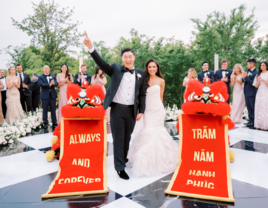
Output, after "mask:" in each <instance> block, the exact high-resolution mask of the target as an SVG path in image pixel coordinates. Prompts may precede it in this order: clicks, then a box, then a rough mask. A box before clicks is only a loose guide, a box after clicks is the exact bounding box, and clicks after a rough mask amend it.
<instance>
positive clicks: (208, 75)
mask: <svg viewBox="0 0 268 208" xmlns="http://www.w3.org/2000/svg"><path fill="white" fill-rule="evenodd" d="M202 68H203V71H201V72H200V73H199V74H198V80H199V81H200V82H202V83H204V79H205V78H210V83H212V82H214V72H213V71H211V70H209V69H208V62H206V61H204V62H203V63H202Z"/></svg>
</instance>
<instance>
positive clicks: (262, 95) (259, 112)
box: [253, 61, 268, 130]
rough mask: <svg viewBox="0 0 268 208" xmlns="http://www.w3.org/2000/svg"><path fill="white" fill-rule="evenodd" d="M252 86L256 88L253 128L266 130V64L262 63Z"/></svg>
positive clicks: (267, 68)
mask: <svg viewBox="0 0 268 208" xmlns="http://www.w3.org/2000/svg"><path fill="white" fill-rule="evenodd" d="M253 85H254V86H255V87H257V88H258V91H257V95H256V101H255V117H254V119H255V120H254V127H255V128H258V129H261V130H268V63H267V62H266V61H264V62H262V63H261V64H260V67H259V71H258V74H257V76H256V77H255V80H254V83H253Z"/></svg>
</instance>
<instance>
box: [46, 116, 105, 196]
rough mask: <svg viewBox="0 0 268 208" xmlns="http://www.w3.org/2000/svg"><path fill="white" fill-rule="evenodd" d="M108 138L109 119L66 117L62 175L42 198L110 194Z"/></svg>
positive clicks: (64, 120)
mask: <svg viewBox="0 0 268 208" xmlns="http://www.w3.org/2000/svg"><path fill="white" fill-rule="evenodd" d="M106 137H107V126H106V118H104V119H101V120H92V119H86V118H85V119H83V118H77V119H75V118H72V119H68V118H62V119H61V146H60V162H59V170H58V174H57V176H56V178H55V179H54V181H53V182H52V183H51V185H50V187H49V190H48V191H47V193H46V194H43V195H42V198H50V197H60V196H69V195H84V194H97V193H107V192H109V190H108V187H107V172H106V153H107V138H106Z"/></svg>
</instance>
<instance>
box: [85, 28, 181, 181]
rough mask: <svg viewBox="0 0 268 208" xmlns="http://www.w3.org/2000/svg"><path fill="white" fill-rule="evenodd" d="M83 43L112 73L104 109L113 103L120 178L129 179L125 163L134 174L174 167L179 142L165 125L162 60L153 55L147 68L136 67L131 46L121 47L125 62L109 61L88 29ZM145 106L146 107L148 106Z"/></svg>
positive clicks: (116, 158)
mask: <svg viewBox="0 0 268 208" xmlns="http://www.w3.org/2000/svg"><path fill="white" fill-rule="evenodd" d="M85 35H86V38H85V39H84V45H85V46H86V47H87V48H88V51H89V53H90V55H91V56H92V58H93V60H94V61H95V62H96V64H97V65H98V66H99V67H100V68H101V69H102V71H104V72H105V73H106V74H107V75H108V76H110V77H111V83H110V86H109V88H108V90H107V93H106V96H105V99H104V103H103V106H104V109H107V108H108V107H109V106H110V107H111V121H110V124H111V130H112V136H113V140H114V141H113V144H114V165H115V170H116V172H117V174H118V175H119V177H120V178H122V179H126V180H127V179H129V176H128V174H127V173H126V172H125V167H126V163H128V164H130V165H131V166H132V168H131V171H132V173H133V175H135V176H151V175H157V174H160V173H165V172H172V171H174V170H175V168H176V166H177V163H178V145H177V143H176V142H175V141H173V139H172V137H171V136H170V135H169V133H168V132H167V131H166V129H165V127H164V118H165V109H164V107H163V103H162V101H163V93H164V87H165V82H164V80H163V76H162V75H161V72H160V67H159V64H158V63H157V62H156V61H155V60H153V59H151V60H149V61H148V62H147V63H146V69H145V71H141V70H139V69H136V68H135V67H134V61H135V55H134V51H133V50H131V49H130V48H125V49H123V50H122V53H121V59H122V62H123V66H122V65H118V64H116V63H113V64H112V65H109V64H108V63H106V62H105V61H104V60H103V59H102V58H101V57H100V55H99V54H98V53H97V51H96V50H95V49H94V47H93V45H92V42H91V40H90V39H89V38H88V35H87V33H86V32H85ZM145 106H146V107H145ZM142 117H143V122H144V124H143V128H142V129H141V130H140V131H138V134H135V138H134V141H133V142H132V145H131V146H130V150H129V143H130V139H131V134H132V132H133V130H134V126H135V123H136V121H140V120H141V119H142Z"/></svg>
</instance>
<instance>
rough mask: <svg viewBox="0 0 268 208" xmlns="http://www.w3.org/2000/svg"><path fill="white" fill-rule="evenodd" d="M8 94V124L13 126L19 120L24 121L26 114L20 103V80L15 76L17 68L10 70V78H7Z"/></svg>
mask: <svg viewBox="0 0 268 208" xmlns="http://www.w3.org/2000/svg"><path fill="white" fill-rule="evenodd" d="M6 85H7V88H8V90H7V93H6V105H7V113H6V122H7V123H8V124H13V123H15V122H16V121H17V119H19V120H20V119H23V118H24V114H23V110H22V107H21V103H20V92H19V90H18V88H20V78H19V77H17V76H16V74H15V67H13V66H11V67H9V68H8V76H7V78H6Z"/></svg>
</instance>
